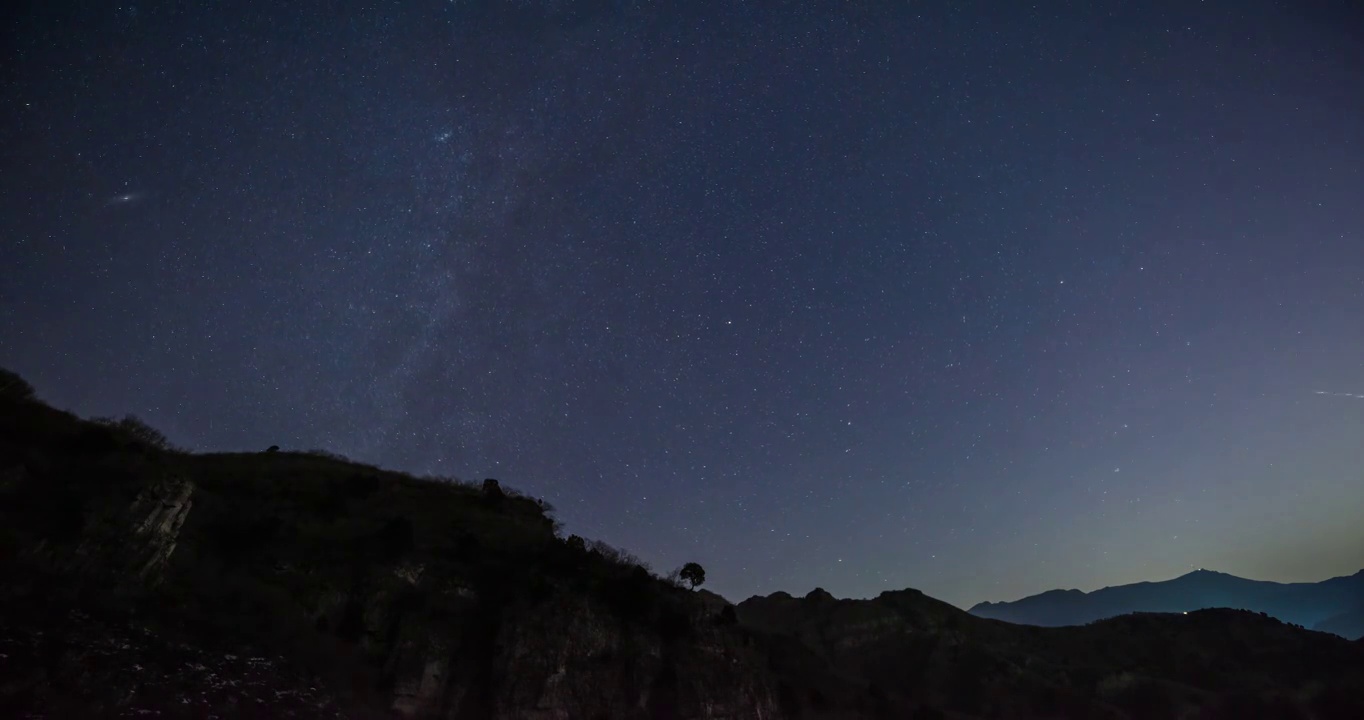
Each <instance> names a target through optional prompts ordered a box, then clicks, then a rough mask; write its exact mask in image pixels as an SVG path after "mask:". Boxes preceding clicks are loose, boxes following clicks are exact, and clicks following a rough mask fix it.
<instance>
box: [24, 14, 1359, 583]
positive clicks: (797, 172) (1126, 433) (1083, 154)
mask: <svg viewBox="0 0 1364 720" xmlns="http://www.w3.org/2000/svg"><path fill="white" fill-rule="evenodd" d="M32 5H33V6H34V7H33V8H31V9H28V10H24V11H21V12H17V13H16V11H14V10H9V11H6V12H7V13H9V14H8V15H6V16H4V18H3V45H2V46H0V52H3V56H2V57H0V83H2V84H0V217H2V218H3V223H4V225H3V233H2V234H0V253H2V254H0V258H3V261H2V263H0V366H5V367H9V368H11V369H13V370H15V371H17V372H19V373H20V374H21V375H23V376H24V377H26V378H27V379H28V380H29V381H30V382H32V383H33V384H34V385H35V386H36V387H37V389H38V392H39V394H40V395H41V396H42V397H43V398H45V399H46V400H48V401H49V402H51V403H52V404H54V405H56V406H58V407H62V408H67V409H70V410H72V411H74V412H77V413H79V414H81V415H86V416H90V415H120V416H121V415H123V414H125V413H133V414H136V415H138V416H139V417H141V418H143V419H144V420H146V421H148V422H149V423H150V424H151V425H153V426H155V427H157V428H159V429H161V430H162V431H164V432H165V433H166V434H167V435H168V436H169V437H170V438H171V440H172V441H173V442H175V443H177V444H179V445H182V446H184V447H187V448H190V449H193V450H197V451H224V450H259V449H263V448H265V447H266V446H269V445H272V444H278V445H280V446H282V447H284V448H285V449H299V450H303V449H310V448H325V449H328V450H331V451H335V452H339V453H342V454H345V455H347V456H349V457H352V458H355V459H357V460H361V461H365V462H369V463H375V464H378V465H382V466H384V467H389V468H394V469H399V470H405V471H409V472H413V473H417V474H428V473H430V474H438V475H443V476H455V477H460V478H464V479H467V480H473V481H478V480H481V479H482V478H484V477H496V478H498V479H499V480H501V481H502V482H503V483H504V484H505V485H509V486H511V487H515V488H519V489H521V490H523V491H525V492H527V493H528V494H531V495H534V496H541V497H544V498H545V499H546V500H548V501H550V502H551V503H553V504H555V505H557V506H558V508H559V513H558V514H559V517H560V518H561V519H562V520H563V521H564V522H565V524H566V530H567V532H571V533H577V534H580V535H583V536H586V537H589V538H597V539H602V540H605V541H607V542H609V543H612V544H614V545H619V546H624V547H626V548H629V549H630V550H632V551H634V552H635V553H636V554H638V555H639V556H641V557H642V558H644V559H645V560H647V561H649V562H650V563H651V564H652V565H653V567H654V568H655V569H657V570H661V571H667V570H668V569H671V568H672V567H676V566H677V565H680V564H681V563H683V562H685V561H691V560H695V561H698V562H700V563H701V564H702V565H704V566H705V568H706V569H707V572H708V578H709V584H708V586H707V587H710V588H713V589H714V590H716V591H718V592H720V593H722V594H725V595H726V596H728V597H730V598H731V599H735V600H738V599H742V598H744V597H746V596H748V595H750V594H754V593H764V594H765V593H769V592H773V591H776V590H787V591H789V592H792V593H795V594H804V593H805V592H807V591H809V590H810V589H811V588H813V587H815V586H822V587H824V588H826V589H827V590H829V591H831V592H833V593H834V594H835V595H838V596H841V597H866V596H874V595H875V594H877V593H879V592H880V591H882V590H885V589H896V588H904V587H915V588H919V589H921V590H923V591H925V592H926V593H928V594H930V595H933V596H935V597H939V598H941V599H944V600H947V601H949V602H953V603H956V604H961V605H969V604H971V603H974V602H977V601H980V600H1000V599H1012V598H1016V597H1019V596H1022V595H1026V594H1031V593H1035V592H1040V591H1043V590H1047V589H1050V588H1054V587H1063V588H1069V587H1077V588H1081V589H1086V590H1089V589H1093V588H1097V587H1101V586H1104V585H1110V584H1119V583H1126V582H1134V581H1139V580H1144V579H1164V578H1168V577H1173V576H1176V575H1179V574H1182V573H1183V572H1186V571H1188V570H1191V569H1193V568H1196V567H1207V568H1213V569H1217V570H1221V571H1225V572H1230V573H1234V574H1239V575H1244V576H1249V577H1254V578H1259V579H1270V580H1318V579H1323V578H1326V577H1329V576H1332V575H1339V574H1346V573H1351V572H1354V571H1355V570H1358V569H1359V568H1360V567H1364V523H1361V522H1359V518H1360V516H1361V509H1362V508H1364V30H1362V28H1364V11H1361V9H1360V6H1359V4H1358V3H1357V2H1355V1H1354V0H1340V1H1339V2H1334V3H1333V2H1326V1H1324V0H1323V1H1320V2H1310V1H1309V2H1283V3H1269V2H1264V1H1262V0H1249V1H1246V0H1217V1H1215V2H1200V3H1196V2H1192V1H1188V0H1178V1H1169V2H1165V1H1157V2H1149V3H1146V2H1143V3H1136V2H1112V1H1103V0H1099V1H1096V2H1079V3H1067V4H1064V5H1063V4H1061V3H1051V2H1040V3H1037V4H1036V5H1035V6H1034V7H1024V4H1022V3H1005V2H989V3H986V2H981V3H971V2H957V1H955V0H954V1H952V2H946V1H944V2H897V3H890V2H885V3H879V2H875V3H835V2H819V1H814V2H786V3H782V2H737V1H736V2H724V3H720V2H714V3H710V2H690V1H689V2H676V3H674V2H644V1H642V0H639V1H634V2H631V1H628V0H617V1H616V2H611V1H608V0H598V1H597V2H587V1H583V2H573V1H571V0H559V1H553V0H549V1H545V2H532V1H531V0H486V1H485V2H482V3H479V2H465V1H464V0H459V1H457V2H444V1H442V2H437V1H435V0H425V1H421V0H413V1H411V2H397V1H389V2H378V1H376V2H367V3H356V2H349V3H339V4H338V3H325V4H324V3H309V2H299V3H294V2H288V3H280V2H274V1H273V0H271V1H266V0H251V1H249V2H232V1H220V2H197V3H153V2H147V3H135V2H124V3H103V2H84V3H71V2H52V3H32ZM868 7H871V8H874V9H867V8H868Z"/></svg>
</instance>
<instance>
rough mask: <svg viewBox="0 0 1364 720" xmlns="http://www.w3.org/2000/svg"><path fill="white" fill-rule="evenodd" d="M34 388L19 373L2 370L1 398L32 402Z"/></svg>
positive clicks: (0, 376) (0, 378)
mask: <svg viewBox="0 0 1364 720" xmlns="http://www.w3.org/2000/svg"><path fill="white" fill-rule="evenodd" d="M33 394H34V393H33V386H32V385H29V384H28V381H27V380H25V379H23V378H21V377H19V374H18V373H15V372H11V371H9V370H6V369H4V368H0V397H3V398H7V399H10V400H32V399H33Z"/></svg>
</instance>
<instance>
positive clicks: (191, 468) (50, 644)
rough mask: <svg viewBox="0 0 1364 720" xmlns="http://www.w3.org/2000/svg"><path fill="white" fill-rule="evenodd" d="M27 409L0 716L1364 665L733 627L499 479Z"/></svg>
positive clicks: (1096, 696)
mask: <svg viewBox="0 0 1364 720" xmlns="http://www.w3.org/2000/svg"><path fill="white" fill-rule="evenodd" d="M5 379H6V376H0V380H5ZM16 388H17V389H18V390H19V391H18V392H15V391H14V390H15V389H16ZM23 390H24V386H22V385H16V384H15V383H14V382H12V381H8V382H7V383H5V384H3V387H0V573H3V578H4V580H5V581H4V583H3V584H0V717H25V716H28V717H143V716H157V715H158V714H159V716H160V717H185V718H191V717H195V718H197V717H210V716H217V717H222V718H227V717H300V718H304V717H319V718H320V717H355V718H364V717H392V716H394V715H397V716H402V717H421V718H454V719H461V720H468V719H483V718H544V719H549V718H554V719H564V720H568V719H576V718H589V719H595V718H611V719H614V718H712V719H716V720H718V719H719V718H765V719H767V720H775V719H779V718H829V719H833V718H850V719H851V718H907V717H913V718H974V717H1095V718H1099V717H1112V718H1137V717H1174V716H1177V715H1178V714H1179V713H1184V715H1185V716H1187V717H1206V718H1220V717H1246V716H1247V715H1246V714H1245V712H1246V708H1258V709H1261V710H1264V712H1270V713H1277V715H1273V714H1267V715H1255V716H1256V717H1293V718H1322V719H1327V718H1357V717H1364V704H1361V702H1364V701H1362V700H1361V698H1364V692H1361V689H1362V688H1364V646H1362V645H1360V644H1359V643H1350V642H1347V641H1345V640H1343V639H1341V638H1338V637H1335V636H1331V635H1327V634H1323V633H1314V632H1310V631H1306V630H1302V629H1301V628H1298V627H1294V626H1290V625H1287V624H1285V623H1281V622H1279V621H1277V620H1274V619H1272V618H1269V617H1264V616H1261V615H1258V614H1254V613H1245V612H1232V611H1207V612H1196V613H1190V614H1188V615H1155V614H1147V615H1132V616H1126V617H1121V618H1116V619H1113V620H1108V621H1104V622H1099V623H1095V624H1092V625H1089V626H1085V627H1074V628H1057V629H1049V628H1039V627H1024V626H1017V625H1010V624H1007V623H1004V622H999V621H995V620H988V619H982V618H978V617H974V616H972V615H970V614H967V613H965V612H962V611H960V610H957V609H956V608H953V607H951V606H949V605H947V604H945V603H942V602H939V601H937V600H934V599H933V598H930V597H927V596H925V595H923V594H922V593H919V592H918V591H914V590H904V591H895V592H886V593H883V594H881V595H880V596H879V597H877V598H875V599H873V600H840V599H836V598H834V597H832V596H831V595H830V594H828V593H825V592H823V591H815V592H812V593H810V594H809V595H807V596H806V597H804V598H794V597H791V596H790V595H786V594H785V593H777V594H774V595H771V596H768V597H761V598H751V599H749V600H747V601H745V602H743V603H741V604H740V605H738V606H737V607H736V606H734V605H731V604H729V603H728V602H727V601H725V600H724V598H721V597H719V596H718V595H715V594H713V593H709V592H706V591H692V590H686V589H683V588H682V587H681V586H679V585H678V584H677V583H675V582H670V581H667V580H664V579H660V578H659V577H657V576H656V575H654V574H653V573H651V572H650V571H649V570H648V569H647V568H646V567H644V566H643V565H642V564H641V563H640V562H639V561H638V560H637V559H635V558H633V557H632V556H630V555H629V554H628V553H626V552H624V551H621V550H618V549H615V548H612V547H610V546H607V545H604V544H601V543H593V542H587V541H584V540H582V539H581V538H577V537H569V538H564V537H562V535H561V534H560V532H559V528H558V527H557V524H556V523H555V521H554V519H553V515H552V511H551V508H550V506H549V505H548V504H547V503H544V502H542V501H540V500H538V499H533V498H528V497H524V496H522V495H520V494H519V493H517V492H515V491H514V490H511V489H508V488H504V487H502V486H501V485H500V484H499V483H497V482H495V481H487V482H484V483H480V484H478V485H472V484H467V483H462V482H458V481H455V480H450V479H435V478H432V479H422V478H415V477H411V476H409V475H404V474H401V473H394V472H389V471H384V470H381V469H378V468H374V467H368V466H365V465H361V464H357V463H353V462H349V461H347V460H345V459H344V458H340V457H338V456H334V455H331V454H328V453H319V452H303V453H299V452H281V451H275V450H271V451H265V452H259V453H227V454H203V455H196V454H191V453H186V452H182V451H179V450H176V449H175V448H173V447H171V446H170V444H169V443H168V442H167V441H166V439H165V438H164V437H162V436H161V435H160V434H159V433H157V432H156V431H155V430H153V429H151V428H148V427H146V426H145V425H143V424H141V423H140V422H138V421H137V420H136V419H133V418H125V419H124V420H120V421H87V420H82V419H80V418H77V417H75V416H73V415H71V414H69V413H66V412H62V411H59V410H56V409H54V408H51V407H49V406H47V405H45V404H43V403H41V402H39V401H37V400H36V399H34V398H33V397H32V395H31V393H29V392H24V391H23ZM1237 713H1240V714H1239V715H1238V714H1237Z"/></svg>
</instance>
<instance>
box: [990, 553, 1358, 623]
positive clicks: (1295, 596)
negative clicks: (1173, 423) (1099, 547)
mask: <svg viewBox="0 0 1364 720" xmlns="http://www.w3.org/2000/svg"><path fill="white" fill-rule="evenodd" d="M1215 607H1228V608H1238V609H1244V610H1251V611H1254V612H1262V613H1265V614H1267V615H1271V616H1273V617H1275V618H1278V619H1279V620H1282V621H1284V622H1287V623H1294V624H1297V625H1301V626H1303V627H1305V628H1311V629H1314V630H1321V631H1323V632H1331V633H1335V634H1337V635H1342V636H1344V637H1347V638H1349V639H1352V640H1353V639H1357V638H1360V637H1361V636H1364V570H1360V571H1359V572H1357V573H1355V574H1353V575H1345V576H1341V577H1335V578H1331V579H1329V580H1323V581H1321V582H1315V583H1277V582H1270V581H1266V580H1248V579H1246V578H1242V577H1237V576H1235V575H1228V574H1227V573H1221V572H1216V571H1212V570H1196V571H1194V572H1191V573H1188V574H1185V575H1181V576H1179V577H1177V578H1174V579H1173V580H1162V581H1158V582H1139V583H1133V584H1131V585H1116V586H1113V587H1106V588H1103V589H1101V590H1095V591H1093V592H1088V593H1086V592H1082V591H1080V590H1049V591H1047V592H1044V593H1041V594H1038V595H1032V596H1029V597H1025V598H1023V599H1021V600H1015V601H1013V602H983V603H980V604H978V605H976V606H974V607H972V608H971V609H970V610H969V611H968V612H970V613H971V614H972V615H975V616H977V617H984V618H992V619H995V620H1003V621H1005V622H1011V623H1017V624H1020V625H1041V626H1046V627H1057V626H1062V625H1084V624H1086V623H1091V622H1094V621H1096V620H1102V619H1104V618H1110V617H1114V616H1117V615H1125V614H1127V613H1133V612H1192V611H1194V610H1202V609H1206V608H1215Z"/></svg>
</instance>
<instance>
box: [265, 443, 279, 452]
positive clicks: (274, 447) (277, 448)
mask: <svg viewBox="0 0 1364 720" xmlns="http://www.w3.org/2000/svg"><path fill="white" fill-rule="evenodd" d="M265 452H268V453H274V452H279V446H278V445H271V446H270V447H268V448H265Z"/></svg>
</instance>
